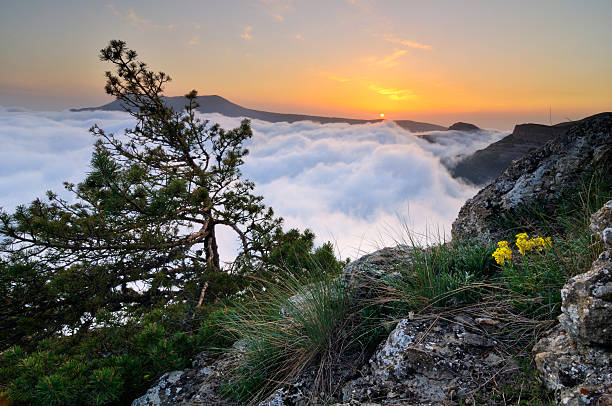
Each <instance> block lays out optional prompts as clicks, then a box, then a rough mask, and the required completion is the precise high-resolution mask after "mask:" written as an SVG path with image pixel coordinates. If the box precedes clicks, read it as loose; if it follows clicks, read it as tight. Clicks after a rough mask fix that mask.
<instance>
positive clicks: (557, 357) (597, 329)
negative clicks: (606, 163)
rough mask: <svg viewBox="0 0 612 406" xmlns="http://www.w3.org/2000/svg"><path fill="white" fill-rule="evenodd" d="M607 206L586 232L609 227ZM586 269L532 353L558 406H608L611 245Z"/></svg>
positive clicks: (611, 399) (611, 394) (568, 287)
mask: <svg viewBox="0 0 612 406" xmlns="http://www.w3.org/2000/svg"><path fill="white" fill-rule="evenodd" d="M611 208H612V200H611V201H609V202H608V203H606V205H605V206H604V207H603V208H602V209H601V210H599V211H598V212H597V213H595V214H594V215H593V216H592V219H591V229H592V230H594V231H595V235H597V236H600V238H601V235H600V234H599V233H598V232H599V230H607V229H611V227H612V216H611V215H610V214H611V210H610V209H611ZM604 243H605V246H606V250H605V251H604V252H602V253H601V255H600V256H599V258H598V259H597V260H596V261H595V262H594V263H593V266H592V267H591V269H590V270H589V271H588V272H586V273H583V274H580V275H577V276H575V277H573V278H572V279H570V280H569V281H568V282H567V283H566V284H565V286H564V287H563V289H562V290H561V296H562V298H563V302H562V307H561V311H562V314H561V315H560V316H559V322H560V323H559V326H558V327H557V328H556V329H554V330H553V331H552V332H550V333H549V334H548V335H547V336H546V337H545V338H543V339H542V340H540V341H539V342H538V343H537V344H536V346H535V347H534V349H533V351H534V353H535V354H536V355H535V361H536V365H537V367H538V369H539V370H540V372H541V373H542V376H543V378H544V381H545V383H546V386H547V387H548V388H549V389H550V390H552V391H554V393H555V396H556V398H557V401H558V402H559V403H560V404H562V405H587V404H594V405H612V241H610V240H604Z"/></svg>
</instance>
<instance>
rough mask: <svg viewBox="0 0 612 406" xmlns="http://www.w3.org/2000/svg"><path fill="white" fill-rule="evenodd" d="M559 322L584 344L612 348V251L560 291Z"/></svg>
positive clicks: (602, 254) (607, 252)
mask: <svg viewBox="0 0 612 406" xmlns="http://www.w3.org/2000/svg"><path fill="white" fill-rule="evenodd" d="M561 297H562V306H561V311H562V314H561V316H559V321H560V322H561V326H562V327H563V328H564V330H565V331H566V332H567V333H568V334H570V335H571V336H572V338H573V339H574V340H576V341H577V342H579V343H582V344H587V345H588V344H592V345H601V346H612V250H607V251H604V252H603V253H601V255H600V256H599V258H598V259H597V260H596V261H595V262H594V263H593V266H592V267H591V270H590V271H588V272H586V273H583V274H580V275H577V276H575V277H573V278H571V279H570V280H569V281H568V282H567V283H566V284H565V286H564V287H563V289H562V290H561Z"/></svg>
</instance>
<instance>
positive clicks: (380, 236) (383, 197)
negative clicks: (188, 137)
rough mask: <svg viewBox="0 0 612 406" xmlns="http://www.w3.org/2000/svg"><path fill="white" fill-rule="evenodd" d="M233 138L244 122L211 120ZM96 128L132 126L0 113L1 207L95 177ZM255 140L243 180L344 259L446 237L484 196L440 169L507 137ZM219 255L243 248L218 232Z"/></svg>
mask: <svg viewBox="0 0 612 406" xmlns="http://www.w3.org/2000/svg"><path fill="white" fill-rule="evenodd" d="M206 118H209V119H210V120H211V122H219V123H220V124H221V125H222V126H223V127H224V128H233V127H235V126H237V125H238V124H239V122H240V119H238V118H228V117H224V116H221V115H219V114H208V115H206ZM93 123H98V124H99V125H100V126H101V127H102V128H104V129H105V130H107V131H110V132H115V133H121V132H122V131H123V129H124V128H129V127H132V126H133V125H134V121H133V120H132V119H131V117H130V116H129V115H127V114H126V113H121V112H104V111H96V112H78V113H77V112H69V111H63V112H31V111H25V110H14V109H11V110H7V109H2V108H0V144H1V145H2V146H3V148H2V149H0V206H3V207H4V208H5V209H6V210H8V211H12V210H13V209H14V208H15V207H16V205H17V204H20V203H27V202H29V201H31V200H33V199H34V198H36V197H43V196H44V191H45V190H47V189H52V190H54V191H61V190H62V189H63V188H62V181H65V180H67V181H70V182H75V183H76V182H78V181H79V180H82V179H83V177H84V176H85V174H86V173H87V171H88V167H89V166H88V165H89V159H90V156H91V152H92V149H93V148H92V145H93V143H94V138H93V137H92V136H91V135H90V134H89V133H88V131H87V129H88V128H89V127H90V126H91V125H92V124H93ZM252 127H253V132H254V136H253V138H252V140H250V141H249V143H248V148H249V150H250V154H249V155H248V156H247V158H246V163H245V165H244V167H243V172H244V174H245V176H246V177H247V178H249V179H250V180H253V181H254V182H255V183H256V184H257V189H256V192H257V193H259V194H261V195H263V196H264V197H265V202H266V203H267V204H269V205H270V206H271V207H273V208H274V210H275V212H276V213H277V214H278V215H280V216H283V217H284V218H285V221H286V225H287V226H288V227H299V228H306V227H308V228H311V229H312V230H313V231H314V232H315V233H316V235H317V239H318V240H317V241H318V243H323V242H326V241H332V242H334V243H335V244H336V247H337V249H338V250H339V251H340V253H341V255H342V256H343V257H347V256H348V257H353V258H355V257H357V256H358V255H359V254H360V253H363V252H367V251H371V250H373V249H375V248H376V247H378V246H384V245H392V244H394V243H395V242H394V240H399V239H401V238H406V235H405V233H403V232H402V230H403V228H404V226H405V223H403V221H402V219H401V217H404V218H406V219H407V223H406V224H407V225H408V226H409V227H410V228H411V229H413V230H415V231H416V232H417V233H422V234H424V233H426V232H428V231H429V232H432V231H431V230H434V231H433V233H435V232H437V230H442V231H444V232H448V231H449V230H450V224H451V222H452V221H453V219H454V218H455V217H456V215H457V212H458V210H459V208H460V207H461V205H462V204H463V203H464V202H465V200H466V199H468V198H469V197H471V196H472V195H474V194H475V193H476V189H474V188H472V187H470V186H467V185H465V184H463V183H461V182H459V181H457V180H455V179H453V178H452V177H451V176H450V175H449V173H448V171H447V170H446V169H445V168H444V167H443V166H442V165H441V163H440V162H441V160H443V159H448V158H451V157H453V156H455V155H458V154H466V153H470V152H472V151H474V150H476V149H479V148H482V147H483V146H485V145H487V144H488V143H490V142H493V141H497V140H498V139H499V138H501V136H502V135H503V134H502V133H499V132H495V131H487V132H482V133H480V134H479V135H478V136H476V135H475V134H470V133H463V132H460V131H449V132H431V133H430V137H432V138H434V139H435V140H436V141H437V142H436V143H430V142H427V141H425V140H423V139H422V138H420V137H417V136H414V135H412V134H410V133H408V132H406V131H404V130H402V129H401V128H399V127H398V126H396V125H395V124H393V123H392V122H390V121H386V122H381V123H377V124H368V125H353V126H351V125H348V124H325V125H323V124H317V123H312V122H297V123H292V124H289V123H267V122H263V121H259V120H253V121H252ZM219 237H220V241H219V246H220V254H221V255H222V258H223V259H226V260H227V259H230V258H231V257H232V255H233V252H235V251H234V250H235V249H236V248H237V247H238V242H237V241H236V238H235V236H234V235H233V234H232V233H231V232H230V231H228V230H223V229H221V230H220V231H219Z"/></svg>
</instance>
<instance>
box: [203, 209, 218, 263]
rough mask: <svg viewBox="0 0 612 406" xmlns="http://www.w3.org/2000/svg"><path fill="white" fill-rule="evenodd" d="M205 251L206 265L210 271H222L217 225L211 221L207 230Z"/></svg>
mask: <svg viewBox="0 0 612 406" xmlns="http://www.w3.org/2000/svg"><path fill="white" fill-rule="evenodd" d="M204 250H205V252H206V263H207V264H208V267H209V269H211V270H215V271H218V270H220V269H221V263H220V261H219V252H218V247H217V237H216V235H215V224H214V223H213V222H212V221H211V222H210V224H209V225H208V227H207V230H206V239H205V240H204Z"/></svg>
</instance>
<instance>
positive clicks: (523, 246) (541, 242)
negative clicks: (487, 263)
mask: <svg viewBox="0 0 612 406" xmlns="http://www.w3.org/2000/svg"><path fill="white" fill-rule="evenodd" d="M497 246H498V248H497V249H496V250H495V252H494V253H493V258H495V262H497V263H498V264H499V265H503V264H504V262H505V261H506V260H508V261H510V260H511V259H512V250H511V249H510V247H509V246H508V241H500V242H498V243H497ZM516 246H517V248H518V250H519V253H520V254H521V255H525V254H526V253H527V252H529V251H532V250H533V249H536V250H538V251H542V250H543V249H545V248H548V247H552V240H551V238H550V237H546V238H542V237H533V238H529V235H527V233H520V234H517V235H516Z"/></svg>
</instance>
